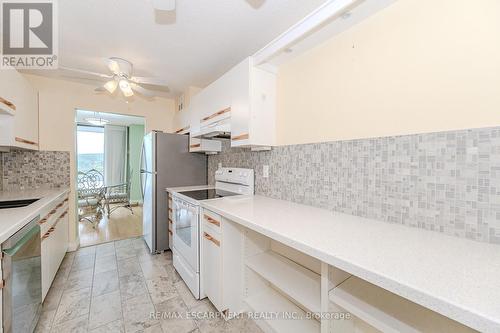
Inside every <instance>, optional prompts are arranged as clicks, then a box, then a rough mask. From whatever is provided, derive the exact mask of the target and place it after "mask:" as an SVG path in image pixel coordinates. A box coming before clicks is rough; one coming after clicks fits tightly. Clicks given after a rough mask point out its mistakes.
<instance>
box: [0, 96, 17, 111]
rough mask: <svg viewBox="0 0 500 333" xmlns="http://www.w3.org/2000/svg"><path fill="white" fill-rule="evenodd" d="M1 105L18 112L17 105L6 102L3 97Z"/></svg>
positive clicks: (0, 101)
mask: <svg viewBox="0 0 500 333" xmlns="http://www.w3.org/2000/svg"><path fill="white" fill-rule="evenodd" d="M0 103H2V104H4V105H6V106H7V107H8V108H9V109H11V110H14V111H15V110H16V105H15V104H14V103H12V102H11V101H9V100H6V99H5V98H3V97H0Z"/></svg>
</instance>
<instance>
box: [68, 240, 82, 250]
mask: <svg viewBox="0 0 500 333" xmlns="http://www.w3.org/2000/svg"><path fill="white" fill-rule="evenodd" d="M79 247H80V237H77V238H76V239H75V241H74V242H70V243H69V244H68V252H75V251H76V250H78V248H79Z"/></svg>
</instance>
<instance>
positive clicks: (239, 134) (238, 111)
mask: <svg viewBox="0 0 500 333" xmlns="http://www.w3.org/2000/svg"><path fill="white" fill-rule="evenodd" d="M192 106H193V108H192V109H191V110H190V111H191V112H192V122H191V136H195V137H199V136H200V133H201V134H205V133H206V132H210V131H209V130H208V129H209V128H210V127H212V128H221V131H224V129H225V128H228V129H229V131H230V132H231V146H233V147H236V146H238V147H259V146H265V147H267V146H274V145H276V74H275V73H272V72H269V71H266V70H264V69H261V68H257V67H254V66H253V64H252V58H247V59H245V60H244V61H243V62H241V63H240V64H238V65H236V66H235V67H233V68H232V69H231V70H229V71H228V72H227V73H225V74H224V75H223V76H221V77H220V78H219V79H217V80H216V81H215V82H213V83H212V84H210V85H209V86H208V87H206V88H205V89H203V91H201V92H200V93H199V94H198V95H196V96H195V97H194V98H193V103H192ZM224 125H227V126H224ZM208 136H209V135H208Z"/></svg>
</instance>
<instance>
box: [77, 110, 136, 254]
mask: <svg viewBox="0 0 500 333" xmlns="http://www.w3.org/2000/svg"><path fill="white" fill-rule="evenodd" d="M144 131H145V129H144V118H143V117H138V116H129V115H121V114H115V113H106V112H94V111H89V110H76V151H77V154H76V155H77V156H76V166H77V174H78V176H77V185H76V189H75V190H76V193H77V196H78V233H79V238H80V246H82V247H85V246H91V245H96V244H102V243H106V242H111V241H116V240H121V239H127V238H133V237H138V236H142V192H141V186H140V154H141V147H142V139H143V137H144Z"/></svg>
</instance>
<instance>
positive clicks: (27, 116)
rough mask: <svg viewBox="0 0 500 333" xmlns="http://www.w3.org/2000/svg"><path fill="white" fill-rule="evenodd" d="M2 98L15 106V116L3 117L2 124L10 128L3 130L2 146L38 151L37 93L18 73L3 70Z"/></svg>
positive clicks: (0, 140) (1, 81) (0, 86)
mask: <svg viewBox="0 0 500 333" xmlns="http://www.w3.org/2000/svg"><path fill="white" fill-rule="evenodd" d="M0 97H1V98H3V99H5V100H8V101H9V102H11V103H13V104H14V105H15V110H14V112H13V113H14V116H5V115H2V122H3V123H8V127H9V128H1V129H2V133H1V134H0V145H9V146H17V147H21V148H26V149H32V150H37V149H38V93H37V91H36V90H35V89H34V88H33V86H32V85H31V84H30V82H29V81H28V80H27V79H26V78H25V77H24V76H23V75H22V74H20V73H19V72H18V71H16V70H14V69H5V70H2V75H0ZM6 117H11V118H6ZM4 118H5V121H4ZM5 133H8V136H7V135H5V136H4V134H5Z"/></svg>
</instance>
